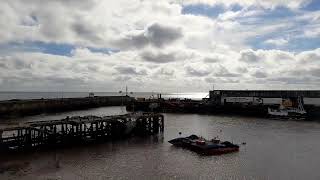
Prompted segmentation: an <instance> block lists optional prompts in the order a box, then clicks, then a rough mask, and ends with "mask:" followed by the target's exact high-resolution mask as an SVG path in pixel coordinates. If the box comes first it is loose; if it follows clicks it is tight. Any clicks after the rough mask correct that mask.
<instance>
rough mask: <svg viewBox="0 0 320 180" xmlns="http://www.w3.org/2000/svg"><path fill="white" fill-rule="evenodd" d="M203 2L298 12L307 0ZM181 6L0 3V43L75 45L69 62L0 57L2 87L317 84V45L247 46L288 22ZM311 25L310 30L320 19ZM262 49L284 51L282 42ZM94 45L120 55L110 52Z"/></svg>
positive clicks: (28, 55)
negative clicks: (212, 14) (187, 10)
mask: <svg viewBox="0 0 320 180" xmlns="http://www.w3.org/2000/svg"><path fill="white" fill-rule="evenodd" d="M180 2H181V1H180ZM199 2H200V1H184V2H183V3H182V4H189V3H199ZM201 2H203V3H208V4H211V3H224V4H226V6H229V5H231V4H234V3H239V4H241V5H244V6H252V7H254V6H255V5H258V6H261V7H268V8H272V7H275V6H279V5H287V6H289V7H290V8H296V7H298V6H301V5H303V4H304V2H305V1H302V0H301V1H300V0H297V1H286V0H285V1H281V2H280V1H279V2H278V1H258V0H251V1H250V0H249V1H235V0H232V1H201ZM181 9H182V6H181V4H180V3H170V1H164V0H163V1H162V0H161V1H157V2H154V1H139V0H119V1H113V2H110V1H109V2H108V1H98V0H81V1H76V0H68V1H63V0H55V1H40V0H31V1H28V2H26V1H18V0H12V1H1V2H0V25H1V27H2V28H1V29H0V45H4V46H9V47H8V48H10V43H12V42H14V43H20V44H22V45H23V44H24V42H31V43H30V44H32V42H43V43H51V44H52V43H56V45H59V44H71V45H72V46H74V49H73V50H72V51H71V52H70V55H69V56H63V55H53V54H48V53H47V54H46V53H42V52H41V50H37V49H36V50H33V51H31V52H30V51H28V50H21V49H16V50H13V49H11V50H10V52H3V51H0V69H1V70H0V82H1V83H2V84H1V87H0V90H14V89H24V90H39V91H41V90H43V91H45V90H56V91H57V90H59V91H63V90H70V91H72V90H77V89H82V90H83V91H87V90H96V91H117V90H118V89H119V87H121V86H123V84H127V85H129V86H131V87H132V88H133V90H134V91H139V90H140V91H151V90H157V89H158V88H160V87H159V86H161V87H163V89H162V90H163V91H176V88H177V86H179V88H181V89H187V90H188V91H206V90H207V89H208V87H211V84H210V83H218V84H219V85H218V88H230V87H231V88H240V89H243V88H250V87H253V88H256V87H257V86H256V84H259V87H261V88H262V87H264V88H268V87H270V86H272V88H274V87H278V88H281V87H285V86H288V87H290V86H291V85H292V87H295V86H294V85H293V84H295V82H294V80H297V82H299V85H301V87H319V84H318V83H317V82H318V78H317V75H318V73H317V72H318V70H319V67H320V64H319V61H318V60H319V58H320V49H315V50H310V51H306V52H300V53H299V52H288V51H280V50H261V49H258V50H253V49H254V48H253V47H251V45H250V44H248V40H249V39H250V38H256V37H258V36H263V35H265V34H271V33H273V32H276V31H278V30H282V29H285V28H288V27H289V28H290V27H291V25H292V24H293V23H294V22H283V21H275V22H270V23H269V24H254V23H251V24H250V23H248V22H246V23H243V22H242V21H240V20H239V18H248V17H254V16H256V15H258V14H260V13H262V12H263V10H262V9H260V8H258V9H257V10H251V9H250V10H248V9H249V8H248V9H244V10H241V11H237V12H232V11H227V12H225V13H223V14H221V15H219V16H218V18H216V19H214V18H209V17H204V16H195V15H191V14H182V13H181ZM314 16H315V15H314ZM301 18H302V19H303V18H304V17H301ZM312 21H313V23H314V24H316V22H317V18H313V19H312ZM312 30H313V29H312ZM312 32H315V31H312ZM306 34H308V33H307V31H306ZM9 42H10V43H9ZM265 43H267V44H274V45H277V46H283V45H286V44H287V43H288V41H287V40H286V39H281V38H280V39H269V40H266V41H265ZM8 48H7V49H8ZM91 48H104V49H109V48H110V49H115V50H119V51H116V52H115V53H111V54H106V53H103V52H93V51H92V50H90V49H91ZM302 65H303V66H302ZM302 67H303V68H302ZM307 72H310V73H307ZM296 74H299V77H297V76H296ZM303 80H305V81H304V82H305V83H304V82H303ZM262 82H263V83H265V84H262ZM230 84H232V85H230Z"/></svg>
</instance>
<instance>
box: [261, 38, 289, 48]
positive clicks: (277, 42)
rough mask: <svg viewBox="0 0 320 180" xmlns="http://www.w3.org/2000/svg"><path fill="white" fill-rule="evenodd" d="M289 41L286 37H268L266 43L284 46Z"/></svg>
mask: <svg viewBox="0 0 320 180" xmlns="http://www.w3.org/2000/svg"><path fill="white" fill-rule="evenodd" d="M288 42H289V41H288V40H286V39H283V38H279V39H268V40H266V41H265V42H264V43H266V44H271V45H275V46H284V45H286V44H288Z"/></svg>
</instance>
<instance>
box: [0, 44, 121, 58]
mask: <svg viewBox="0 0 320 180" xmlns="http://www.w3.org/2000/svg"><path fill="white" fill-rule="evenodd" d="M0 48H1V51H0V52H5V51H11V52H13V51H24V52H41V53H45V54H52V55H60V56H72V50H74V49H75V48H77V46H75V45H72V44H62V43H45V42H40V41H36V42H29V41H27V42H21V43H18V42H11V43H8V44H2V45H0ZM86 48H88V49H89V50H90V51H91V52H93V53H95V52H99V53H104V54H112V53H116V52H119V51H118V50H115V49H110V48H94V47H86Z"/></svg>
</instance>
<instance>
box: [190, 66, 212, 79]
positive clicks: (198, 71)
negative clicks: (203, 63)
mask: <svg viewBox="0 0 320 180" xmlns="http://www.w3.org/2000/svg"><path fill="white" fill-rule="evenodd" d="M185 70H186V73H187V74H188V75H190V76H197V77H202V76H207V75H209V74H210V71H209V70H206V69H198V68H196V67H191V66H188V67H186V68H185Z"/></svg>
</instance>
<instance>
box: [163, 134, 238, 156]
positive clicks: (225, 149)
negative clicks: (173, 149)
mask: <svg viewBox="0 0 320 180" xmlns="http://www.w3.org/2000/svg"><path fill="white" fill-rule="evenodd" d="M169 143H171V144H173V145H174V146H178V147H183V148H187V149H189V150H191V151H194V152H197V153H199V154H203V155H220V154H226V153H231V152H237V151H239V146H238V145H236V144H233V143H231V142H229V141H220V140H218V139H212V140H210V141H209V140H206V139H204V138H202V137H198V136H196V135H191V136H188V137H179V138H175V139H172V140H170V141H169Z"/></svg>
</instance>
